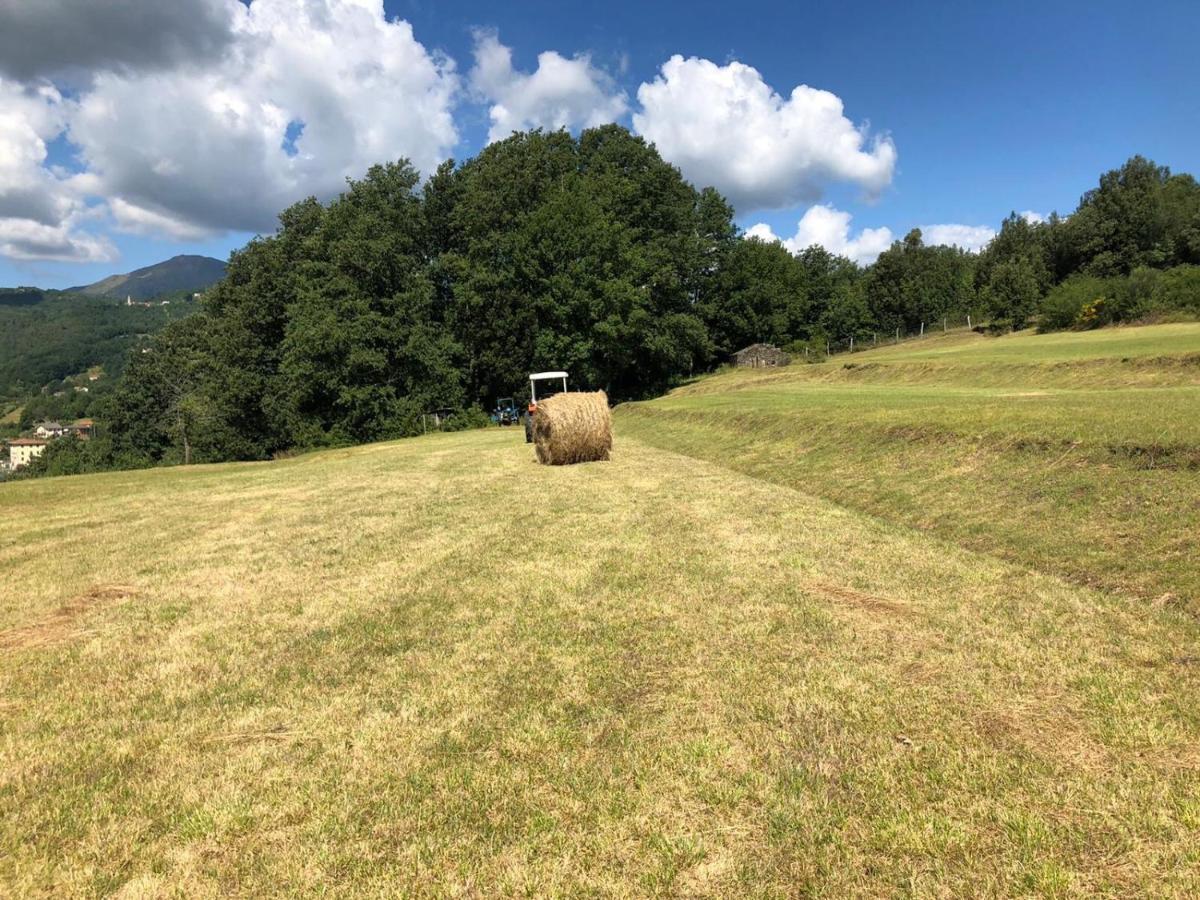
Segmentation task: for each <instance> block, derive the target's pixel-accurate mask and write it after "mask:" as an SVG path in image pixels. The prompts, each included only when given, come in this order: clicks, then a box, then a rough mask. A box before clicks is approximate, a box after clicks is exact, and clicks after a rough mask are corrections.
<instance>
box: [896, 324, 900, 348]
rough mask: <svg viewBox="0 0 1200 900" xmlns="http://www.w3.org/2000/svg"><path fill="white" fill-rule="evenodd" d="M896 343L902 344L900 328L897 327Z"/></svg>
mask: <svg viewBox="0 0 1200 900" xmlns="http://www.w3.org/2000/svg"><path fill="white" fill-rule="evenodd" d="M896 343H897V344H898V343H900V326H899V325H897V326H896Z"/></svg>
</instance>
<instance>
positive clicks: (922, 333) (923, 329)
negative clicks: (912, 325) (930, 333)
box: [921, 322, 925, 337]
mask: <svg viewBox="0 0 1200 900" xmlns="http://www.w3.org/2000/svg"><path fill="white" fill-rule="evenodd" d="M921 337H925V323H924V322H922V323H921Z"/></svg>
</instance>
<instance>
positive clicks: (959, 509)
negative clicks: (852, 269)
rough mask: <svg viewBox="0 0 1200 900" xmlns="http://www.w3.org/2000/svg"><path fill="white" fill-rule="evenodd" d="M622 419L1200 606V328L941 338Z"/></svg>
mask: <svg viewBox="0 0 1200 900" xmlns="http://www.w3.org/2000/svg"><path fill="white" fill-rule="evenodd" d="M618 419H619V421H620V424H621V428H622V430H623V432H624V433H625V434H628V435H631V436H635V437H637V438H639V439H641V440H644V441H646V442H648V443H652V444H654V445H656V446H660V447H663V448H666V449H671V450H675V451H679V452H682V453H686V454H689V455H691V456H695V457H697V458H701V459H708V460H714V461H719V462H721V463H723V464H724V465H727V466H729V467H731V468H734V469H736V470H738V471H740V472H744V473H746V474H750V475H754V476H755V477H758V478H762V479H765V480H768V481H770V482H773V483H776V484H779V485H782V486H786V487H792V488H798V489H801V490H803V491H805V492H808V493H813V494H818V495H820V496H823V497H826V498H829V499H832V500H835V501H837V502H838V503H840V504H842V505H845V506H847V507H850V508H853V509H857V510H860V511H863V512H867V513H870V514H871V515H874V516H878V517H880V518H882V519H884V520H886V521H889V522H894V523H898V524H904V525H909V526H914V527H917V528H919V529H922V530H925V531H929V532H931V533H933V534H935V535H938V536H940V537H943V538H945V539H947V540H949V541H951V542H953V543H955V544H958V545H960V546H963V547H967V548H971V549H975V550H981V551H985V552H988V553H992V554H996V555H998V556H1001V557H1003V558H1006V559H1009V560H1013V561H1015V562H1018V563H1020V564H1021V565H1025V566H1029V567H1032V568H1035V569H1038V570H1040V571H1045V572H1053V573H1057V574H1059V575H1062V576H1066V577H1068V578H1071V579H1073V580H1075V581H1077V582H1080V583H1084V584H1089V585H1094V586H1100V587H1104V588H1107V589H1110V590H1115V591H1119V592H1122V593H1126V594H1130V595H1133V596H1136V597H1140V598H1143V599H1145V600H1153V601H1155V602H1157V603H1159V604H1160V605H1161V604H1167V605H1169V604H1177V605H1181V606H1187V607H1190V608H1191V609H1192V610H1193V611H1200V565H1197V564H1196V558H1195V536H1196V534H1197V533H1200V325H1196V324H1185V325H1164V326H1153V327H1146V328H1126V329H1111V330H1106V331H1098V332H1086V333H1071V334H1052V335H1032V334H1027V333H1026V334H1019V335H1010V336H1007V337H1003V338H988V337H983V336H979V335H974V334H965V335H963V334H959V335H949V336H946V337H944V338H943V337H935V338H929V339H926V340H925V341H920V342H910V343H908V344H901V345H899V346H895V347H885V348H880V349H879V350H875V351H871V352H866V353H861V354H855V355H854V356H853V357H848V356H841V357H838V358H836V359H835V360H833V361H831V362H828V363H825V364H821V365H811V366H805V365H796V366H791V367H788V368H786V369H780V370H767V371H764V370H741V371H732V372H728V373H726V374H722V375H718V376H716V377H712V378H707V379H703V380H701V381H699V382H697V383H695V384H693V385H691V386H688V387H685V388H683V389H680V390H678V391H676V392H675V393H673V394H671V395H669V396H668V397H665V398H662V399H660V400H656V401H653V402H649V403H641V404H627V405H625V406H622V407H621V408H620V409H619V410H618Z"/></svg>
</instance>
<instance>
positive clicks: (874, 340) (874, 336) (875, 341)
mask: <svg viewBox="0 0 1200 900" xmlns="http://www.w3.org/2000/svg"><path fill="white" fill-rule="evenodd" d="M871 346H872V347H878V346H879V332H878V331H873V332H871Z"/></svg>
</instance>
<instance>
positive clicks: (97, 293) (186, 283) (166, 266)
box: [70, 255, 225, 300]
mask: <svg viewBox="0 0 1200 900" xmlns="http://www.w3.org/2000/svg"><path fill="white" fill-rule="evenodd" d="M224 277H225V263H223V262H221V261H220V260H219V259H213V258H212V257H211V256H188V255H184V256H173V257H171V258H170V259H168V260H166V261H165V262H160V263H155V264H154V265H152V266H146V267H145V268H144V269H136V270H134V271H132V272H128V273H126V274H124V275H110V276H108V277H107V278H104V279H101V280H100V281H97V282H96V283H95V284H88V285H84V286H82V287H75V288H71V289H70V290H71V291H72V292H74V293H78V294H86V295H87V296H89V297H117V298H124V297H127V296H128V297H132V298H133V299H134V300H149V299H151V298H152V297H157V296H159V295H160V294H169V293H171V292H172V291H202V290H204V289H205V288H207V287H210V286H211V285H213V284H215V283H216V282H218V281H220V280H221V279H222V278H224Z"/></svg>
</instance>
